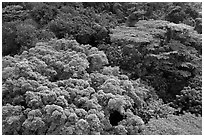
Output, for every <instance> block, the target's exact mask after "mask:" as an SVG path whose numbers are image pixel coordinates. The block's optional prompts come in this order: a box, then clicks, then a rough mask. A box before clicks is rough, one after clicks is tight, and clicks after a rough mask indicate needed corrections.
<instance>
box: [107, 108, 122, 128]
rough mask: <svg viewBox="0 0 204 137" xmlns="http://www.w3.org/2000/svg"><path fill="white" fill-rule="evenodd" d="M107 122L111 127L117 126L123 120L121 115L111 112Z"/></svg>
mask: <svg viewBox="0 0 204 137" xmlns="http://www.w3.org/2000/svg"><path fill="white" fill-rule="evenodd" d="M109 120H110V124H111V125H112V126H117V125H118V122H120V121H122V120H123V115H121V114H120V113H119V112H118V111H113V112H112V113H111V114H110V117H109Z"/></svg>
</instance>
